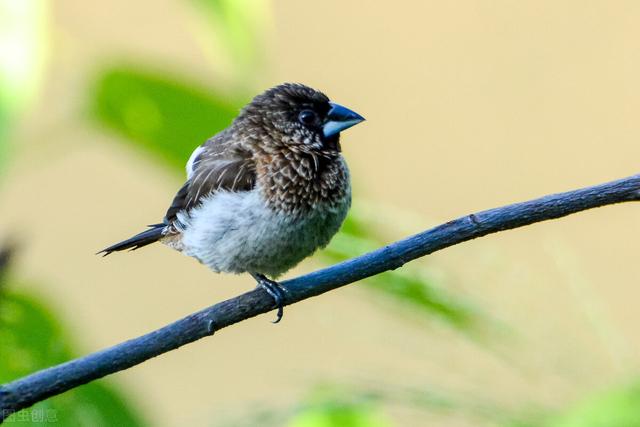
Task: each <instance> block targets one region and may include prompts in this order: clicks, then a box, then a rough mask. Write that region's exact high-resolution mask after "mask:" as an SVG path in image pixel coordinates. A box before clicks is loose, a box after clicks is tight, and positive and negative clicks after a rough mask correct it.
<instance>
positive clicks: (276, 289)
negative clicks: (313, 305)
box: [251, 273, 287, 323]
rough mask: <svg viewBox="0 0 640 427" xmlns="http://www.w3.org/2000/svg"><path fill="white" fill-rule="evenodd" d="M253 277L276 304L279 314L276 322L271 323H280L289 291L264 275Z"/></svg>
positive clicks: (254, 274) (254, 275) (256, 274)
mask: <svg viewBox="0 0 640 427" xmlns="http://www.w3.org/2000/svg"><path fill="white" fill-rule="evenodd" d="M251 275H252V276H253V278H254V279H256V281H257V282H258V287H260V288H262V289H264V290H265V291H266V292H267V293H268V294H269V295H271V297H272V298H273V300H274V301H275V302H276V306H277V307H278V313H277V314H276V320H274V321H272V322H271V323H278V322H279V321H280V320H281V319H282V315H283V314H284V301H285V299H286V292H287V290H286V289H285V288H283V287H282V285H280V283H278V282H276V281H274V280H271V279H268V278H267V277H266V276H265V275H264V274H258V273H252V274H251Z"/></svg>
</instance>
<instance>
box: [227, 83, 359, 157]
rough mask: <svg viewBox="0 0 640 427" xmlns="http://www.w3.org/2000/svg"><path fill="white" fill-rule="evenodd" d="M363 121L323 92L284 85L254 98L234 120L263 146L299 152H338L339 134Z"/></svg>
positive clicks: (304, 87)
mask: <svg viewBox="0 0 640 427" xmlns="http://www.w3.org/2000/svg"><path fill="white" fill-rule="evenodd" d="M363 120H364V117H362V116H360V115H359V114H358V113H356V112H354V111H351V110H349V109H348V108H346V107H343V106H341V105H338V104H335V103H333V102H330V101H329V98H328V97H327V96H326V95H325V94H324V93H322V92H319V91H317V90H315V89H312V88H310V87H308V86H305V85H302V84H298V83H285V84H282V85H279V86H276V87H273V88H271V89H269V90H267V91H266V92H264V93H262V94H260V95H258V96H256V97H255V98H254V99H253V100H252V101H251V102H250V103H249V104H248V105H247V106H246V107H244V109H243V110H242V112H241V114H240V115H239V116H238V118H237V119H236V125H241V126H242V127H243V128H248V129H250V132H252V133H253V134H254V135H255V136H257V137H258V139H259V140H261V141H262V143H263V144H273V145H274V146H275V147H281V146H289V147H291V148H294V149H297V150H301V151H316V152H318V151H319V152H327V151H334V152H337V151H340V144H339V139H340V132H342V131H343V130H345V129H348V128H350V127H351V126H354V125H356V124H358V123H360V122H361V121H363Z"/></svg>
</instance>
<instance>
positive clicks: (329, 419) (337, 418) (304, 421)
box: [288, 401, 391, 427]
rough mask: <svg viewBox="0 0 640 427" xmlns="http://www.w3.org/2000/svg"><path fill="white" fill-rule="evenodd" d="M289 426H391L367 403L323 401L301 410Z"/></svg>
mask: <svg viewBox="0 0 640 427" xmlns="http://www.w3.org/2000/svg"><path fill="white" fill-rule="evenodd" d="M288 426H289V427H391V423H390V422H389V421H387V420H386V419H385V417H383V416H382V414H380V412H379V411H378V410H377V409H376V408H374V407H372V406H371V405H368V404H356V403H346V402H340V401H334V402H325V403H323V404H321V405H313V406H311V407H309V408H306V409H304V410H302V411H301V412H300V413H299V414H297V415H296V416H295V417H294V418H293V419H292V420H291V421H290V422H289V423H288Z"/></svg>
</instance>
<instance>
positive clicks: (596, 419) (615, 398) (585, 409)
mask: <svg viewBox="0 0 640 427" xmlns="http://www.w3.org/2000/svg"><path fill="white" fill-rule="evenodd" d="M546 426H547V427H638V426H640V382H635V383H632V384H631V385H628V386H624V387H620V388H617V389H613V390H611V391H608V392H604V393H601V394H598V395H597V396H594V397H591V398H588V399H586V400H584V401H583V402H581V403H579V404H578V405H576V406H575V407H574V408H571V409H570V410H569V411H567V412H566V413H564V414H562V415H560V416H558V417H557V418H555V419H553V420H552V421H551V422H549V423H548V424H546Z"/></svg>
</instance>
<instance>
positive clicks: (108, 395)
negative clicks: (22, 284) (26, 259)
mask: <svg viewBox="0 0 640 427" xmlns="http://www.w3.org/2000/svg"><path fill="white" fill-rule="evenodd" d="M0 280H2V283H0V285H1V286H2V288H1V293H0V343H2V344H1V345H0V383H4V382H8V381H11V380H14V379H16V378H20V377H22V376H24V375H27V374H30V373H32V372H35V371H37V370H40V369H44V368H47V367H49V366H53V365H56V364H59V363H62V362H66V361H67V360H70V359H72V358H74V357H76V356H77V354H75V352H74V351H72V345H71V344H70V342H71V340H70V339H69V336H68V334H67V333H65V331H64V330H63V328H62V327H61V326H60V324H59V323H58V321H57V320H56V316H55V315H54V314H53V313H52V312H51V311H50V310H49V309H48V308H47V307H46V306H45V304H43V303H42V302H40V301H39V299H38V298H37V297H35V296H31V295H26V294H24V293H16V292H10V291H9V290H7V283H6V282H5V280H6V279H0ZM42 422H56V423H57V424H56V425H60V426H80V425H84V426H106V425H118V426H132V427H135V426H143V425H145V423H144V422H143V420H142V418H141V417H140V416H139V415H137V414H136V413H135V411H134V410H133V408H131V407H130V405H129V403H128V402H127V399H126V398H125V397H124V396H123V395H122V394H121V393H120V392H118V391H116V389H115V388H113V387H112V386H110V385H108V384H107V383H106V382H105V381H95V382H93V383H90V384H87V385H83V386H81V387H78V388H75V389H73V390H71V391H69V392H67V393H64V394H62V395H59V396H55V397H52V398H51V399H48V400H46V401H44V402H40V403H38V404H37V405H35V406H33V407H32V408H28V409H25V410H23V411H19V412H17V413H15V414H13V415H12V416H11V417H10V418H9V419H8V420H7V423H17V424H20V425H41V424H42Z"/></svg>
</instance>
